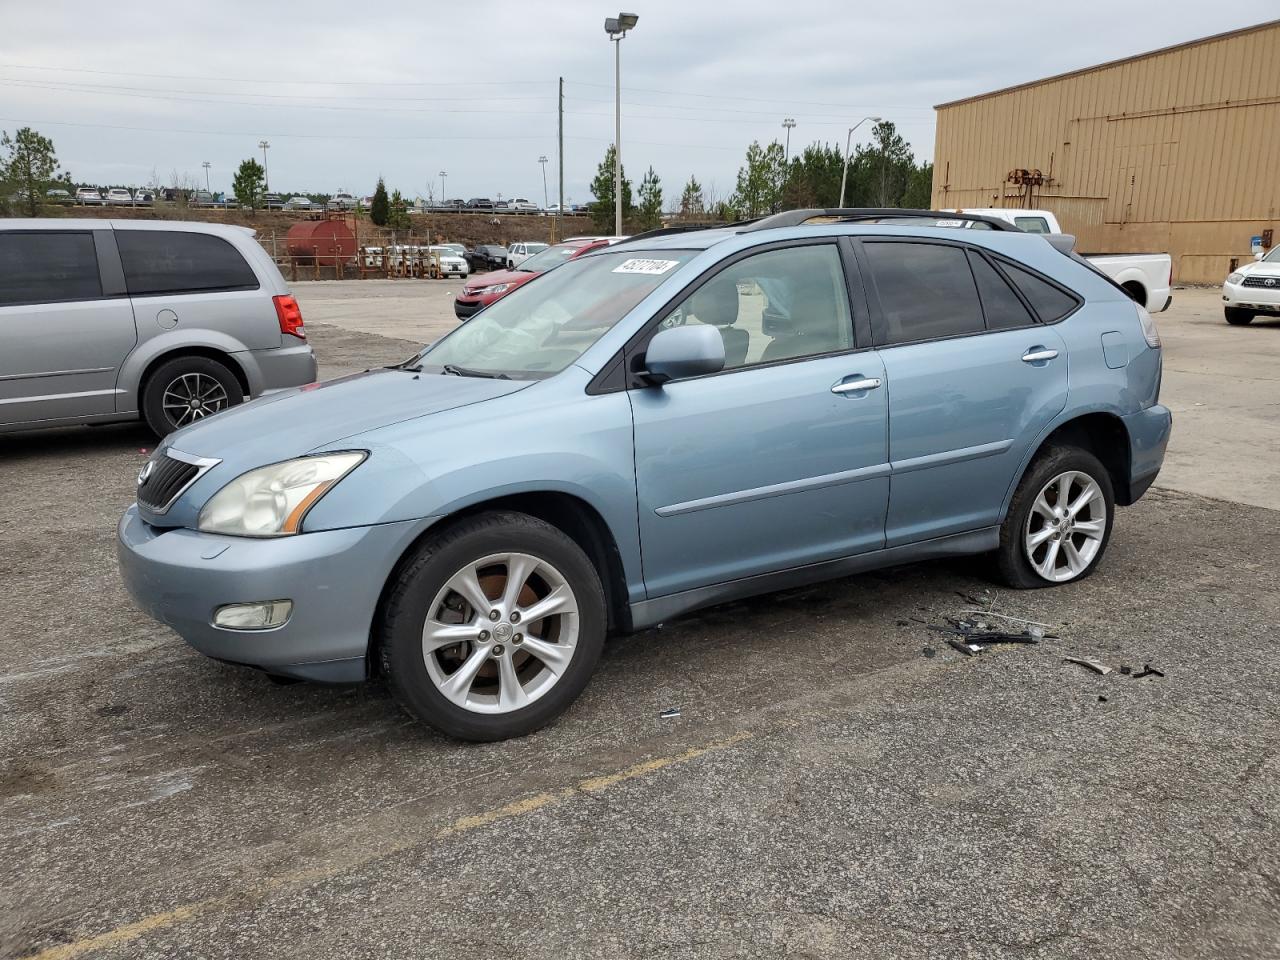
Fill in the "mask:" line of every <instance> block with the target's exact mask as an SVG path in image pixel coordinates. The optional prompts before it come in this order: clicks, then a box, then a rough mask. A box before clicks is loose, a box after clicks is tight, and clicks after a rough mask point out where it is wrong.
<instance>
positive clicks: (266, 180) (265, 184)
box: [258, 140, 271, 190]
mask: <svg viewBox="0 0 1280 960" xmlns="http://www.w3.org/2000/svg"><path fill="white" fill-rule="evenodd" d="M258 146H259V147H261V148H262V189H263V190H270V189H271V178H270V177H269V176H267V147H269V146H271V144H270V143H268V142H267V141H266V140H259V141H258Z"/></svg>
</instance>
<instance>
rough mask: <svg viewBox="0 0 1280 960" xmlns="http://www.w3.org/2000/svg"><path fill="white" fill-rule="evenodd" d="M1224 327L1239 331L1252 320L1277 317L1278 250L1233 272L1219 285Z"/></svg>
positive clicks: (1279, 294)
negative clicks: (1238, 329) (1233, 327)
mask: <svg viewBox="0 0 1280 960" xmlns="http://www.w3.org/2000/svg"><path fill="white" fill-rule="evenodd" d="M1222 309H1223V312H1224V313H1225V314H1226V319H1227V323H1229V324H1231V325H1232V326H1236V327H1242V326H1244V325H1245V324H1246V323H1252V322H1253V318H1254V317H1256V316H1260V315H1261V316H1267V317H1275V316H1280V247H1272V248H1271V250H1270V252H1269V253H1265V254H1262V255H1261V256H1259V257H1258V261H1257V262H1256V263H1246V264H1245V265H1244V266H1242V267H1239V268H1237V269H1236V270H1235V271H1234V272H1233V273H1232V274H1231V276H1229V277H1227V282H1226V283H1224V284H1223V285H1222Z"/></svg>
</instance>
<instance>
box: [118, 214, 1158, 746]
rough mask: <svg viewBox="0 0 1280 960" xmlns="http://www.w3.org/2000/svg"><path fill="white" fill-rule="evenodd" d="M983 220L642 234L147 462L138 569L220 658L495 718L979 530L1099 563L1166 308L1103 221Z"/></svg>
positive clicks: (132, 580)
mask: <svg viewBox="0 0 1280 960" xmlns="http://www.w3.org/2000/svg"><path fill="white" fill-rule="evenodd" d="M957 216H958V215H956V214H938V213H929V212H926V211H919V212H903V211H894V212H893V213H892V214H891V215H889V214H885V213H883V212H881V213H880V214H877V213H875V212H866V211H821V210H811V211H793V212H790V213H785V214H779V215H777V216H775V217H769V218H765V219H763V220H760V221H756V222H754V223H749V224H741V225H737V226H734V227H730V228H725V229H715V230H704V231H698V232H685V233H674V234H671V235H666V236H648V237H640V238H636V239H633V240H632V241H630V242H627V243H622V244H618V245H616V246H614V247H609V248H606V249H603V250H601V251H600V252H598V253H595V254H592V255H588V256H585V257H582V258H580V259H577V260H572V261H569V262H568V263H566V264H564V265H563V266H561V267H559V268H557V269H556V270H553V271H550V272H548V273H546V274H545V275H543V276H541V277H539V278H538V279H536V280H534V281H532V282H530V283H529V284H527V285H525V286H524V287H521V288H520V289H519V290H517V291H515V292H513V293H512V294H511V295H510V296H507V297H505V298H504V299H502V300H499V301H498V302H496V303H495V304H493V305H492V306H490V307H488V308H487V309H486V310H484V311H483V312H481V313H480V314H478V315H477V316H476V317H475V318H474V319H473V320H471V321H470V322H469V323H467V324H465V325H464V326H460V327H459V328H458V329H456V330H454V331H453V332H452V333H451V334H449V335H448V336H446V337H445V338H444V339H442V340H440V341H439V342H437V343H435V344H432V345H431V346H429V347H427V348H426V349H424V350H423V351H422V352H421V353H420V354H419V355H417V356H416V357H413V358H412V359H411V360H409V361H407V362H406V363H404V364H402V365H400V366H397V367H392V368H390V369H385V370H377V371H373V372H369V373H365V374H363V375H360V376H355V377H348V378H345V379H342V380H335V381H332V382H329V383H324V384H320V385H318V386H311V387H303V388H300V389H298V390H295V391H291V392H288V393H284V394H279V395H274V396H271V397H264V398H262V399H261V400H258V401H256V402H253V403H249V404H247V405H245V406H243V407H239V408H236V409H234V410H230V411H227V412H226V413H222V414H219V415H217V416H215V417H212V418H210V419H209V420H207V421H201V422H200V423H198V424H195V425H193V426H191V427H188V428H185V429H183V430H181V431H179V432H178V433H176V434H174V435H173V436H171V437H170V438H168V439H167V440H166V441H165V442H164V443H163V444H161V445H160V447H158V448H157V450H156V452H155V455H154V456H153V457H152V458H151V460H150V461H149V462H148V463H147V464H146V466H145V467H144V468H143V470H142V473H141V474H140V476H139V478H138V484H139V486H138V502H137V505H136V506H132V507H130V508H129V509H128V511H127V512H126V513H125V515H124V517H123V518H122V519H121V521H120V527H119V553H120V561H121V569H122V572H123V576H124V580H125V582H126V584H127V585H128V588H129V590H130V591H131V592H132V594H133V595H134V597H135V598H137V600H138V602H139V603H140V604H141V605H142V606H143V607H144V608H145V609H146V610H148V611H149V612H150V613H151V614H152V615H153V616H155V617H156V618H157V619H159V620H161V621H163V622H164V623H166V624H169V625H170V626H172V627H173V628H174V629H175V630H176V631H177V632H178V633H180V634H181V635H182V636H183V637H184V638H185V639H186V640H187V641H189V642H190V643H191V644H192V645H193V646H195V647H196V648H197V649H199V650H201V651H202V652H204V653H206V654H208V655H209V656H211V657H216V658H218V659H220V660H224V661H228V662H231V663H238V664H246V665H250V666H253V667H256V668H258V669H261V670H263V671H265V672H266V673H268V674H270V675H272V676H274V677H277V678H302V679H312V680H321V681H330V682H346V681H357V680H363V679H365V678H366V677H370V676H382V677H384V678H386V680H387V682H388V683H389V685H390V687H391V689H392V691H394V693H395V695H396V697H397V698H398V699H399V700H400V701H401V702H402V703H403V704H404V705H405V706H406V707H408V708H409V709H410V710H411V711H412V712H413V713H415V714H416V715H417V716H419V717H421V718H422V719H424V720H426V721H428V722H429V723H431V724H434V725H435V726H436V727H438V728H440V729H441V730H444V731H446V732H447V733H449V734H452V735H454V736H456V737H461V738H465V739H471V740H493V739H500V738H504V737H510V736H516V735H520V734H524V733H527V732H529V731H531V730H534V729H536V728H537V727H539V726H541V725H542V724H545V723H547V722H548V721H550V720H551V719H553V718H554V717H556V716H557V715H558V714H559V713H561V712H562V711H563V710H565V709H566V708H567V707H568V706H569V704H571V703H572V702H573V700H574V699H575V698H576V697H577V696H578V694H579V693H580V692H581V691H582V689H583V687H584V686H585V685H586V683H587V681H588V678H589V677H590V675H591V673H592V671H593V669H594V668H595V665H596V662H597V659H598V658H599V656H600V651H601V647H602V644H603V643H604V639H605V636H606V634H608V633H610V632H621V631H628V630H636V629H640V628H642V627H648V626H652V625H654V624H656V623H659V622H661V621H664V620H668V619H670V618H672V617H676V616H679V615H680V614H682V613H686V612H687V611H690V610H693V609H695V608H698V607H704V606H707V605H709V604H715V603H719V602H722V601H726V600H731V599H733V598H737V597H743V596H746V595H749V594H757V593H763V592H767V591H771V590H777V589H779V588H783V587H792V586H795V585H797V584H804V583H809V582H812V581H817V580H822V579H827V578H832V577H840V576H844V575H847V574H850V573H854V572H857V571H861V570H867V569H870V568H874V567H883V566H887V565H890V564H899V563H902V562H904V561H912V560H920V559H925V558H930V557H940V556H949V555H955V554H973V553H985V552H992V553H994V554H995V560H996V565H997V567H998V569H999V571H1000V573H1001V574H1002V576H1003V577H1004V579H1006V580H1007V581H1008V582H1009V583H1010V584H1011V585H1013V586H1015V587H1040V586H1049V585H1053V584H1059V583H1067V582H1070V581H1074V580H1077V579H1079V578H1081V577H1084V576H1086V575H1088V574H1089V573H1090V572H1092V571H1093V570H1094V569H1095V568H1096V566H1097V565H1098V563H1099V561H1100V560H1101V559H1102V555H1103V552H1104V550H1105V549H1106V545H1107V540H1108V538H1109V536H1110V534H1111V528H1112V522H1113V520H1114V517H1115V507H1116V505H1118V504H1119V505H1124V504H1130V503H1133V502H1134V501H1135V500H1137V499H1138V497H1140V496H1141V495H1142V494H1143V493H1144V492H1145V491H1146V489H1147V488H1148V487H1149V486H1150V484H1151V482H1152V480H1153V479H1154V478H1155V476H1156V473H1157V471H1158V470H1159V469H1160V464H1161V461H1162V460H1163V457H1164V450H1165V445H1166V443H1167V441H1168V437H1169V430H1170V419H1171V418H1170V414H1169V411H1168V410H1167V409H1166V408H1165V407H1163V406H1160V404H1159V403H1158V402H1157V400H1158V394H1159V389H1160V341H1159V339H1158V337H1157V334H1156V330H1155V326H1154V324H1153V323H1152V321H1151V318H1150V317H1149V316H1148V315H1147V313H1146V311H1145V310H1143V309H1142V307H1140V306H1137V305H1136V304H1134V302H1133V301H1132V300H1131V299H1130V298H1129V297H1128V296H1127V295H1126V294H1125V292H1124V291H1123V290H1121V289H1119V288H1118V287H1116V286H1114V285H1113V284H1112V283H1111V281H1110V280H1108V279H1107V278H1106V277H1105V276H1103V275H1102V274H1100V273H1098V272H1097V271H1096V270H1094V269H1092V268H1091V267H1090V266H1089V265H1088V264H1087V263H1086V262H1084V261H1082V260H1080V259H1078V258H1076V257H1075V256H1074V254H1072V253H1070V251H1069V247H1068V245H1069V243H1070V238H1066V239H1065V240H1063V239H1056V240H1054V241H1053V243H1051V242H1050V241H1048V240H1046V239H1045V238H1044V237H1041V236H1032V235H1028V234H1023V233H1021V232H1018V231H1016V230H1014V229H1013V228H1009V227H1008V226H1007V225H1005V224H1002V223H1000V222H998V221H985V220H981V218H966V219H957ZM886 221H887V222H886ZM962 225H963V226H971V225H976V226H980V227H986V228H989V229H955V227H957V226H962Z"/></svg>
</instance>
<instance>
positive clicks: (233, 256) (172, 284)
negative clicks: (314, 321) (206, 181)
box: [116, 230, 258, 296]
mask: <svg viewBox="0 0 1280 960" xmlns="http://www.w3.org/2000/svg"><path fill="white" fill-rule="evenodd" d="M116 246H118V247H119V249H120V260H121V262H122V263H123V264H124V279H125V285H126V286H127V287H128V288H129V294H130V296H139V295H146V294H149V293H188V292H191V293H198V292H200V291H201V290H256V289H257V287H258V278H257V276H256V275H255V274H254V272H253V270H252V269H250V267H249V264H247V263H245V261H244V257H242V256H240V252H239V251H238V250H236V248H235V247H233V246H232V245H231V244H229V243H227V241H225V240H223V239H222V238H221V237H214V236H210V235H209V234H207V233H180V232H178V231H176V230H173V231H170V230H117V231H116Z"/></svg>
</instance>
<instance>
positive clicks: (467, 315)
mask: <svg viewBox="0 0 1280 960" xmlns="http://www.w3.org/2000/svg"><path fill="white" fill-rule="evenodd" d="M625 239H626V237H570V238H569V239H568V240H566V241H564V242H563V243H557V244H555V245H554V246H548V245H547V244H545V243H513V244H512V245H511V246H510V247H509V248H507V249H506V250H505V251H504V252H505V254H506V259H505V261H503V260H502V258H501V257H500V258H499V259H498V262H499V263H504V262H505V264H511V263H512V257H513V256H515V255H516V254H515V251H517V250H519V251H520V253H519V254H518V255H519V257H520V259H519V261H518V262H517V263H515V265H513V266H506V269H499V270H497V271H495V272H493V273H486V274H485V275H484V276H483V277H477V278H476V279H474V280H471V281H470V282H468V283H467V284H466V285H465V286H463V288H462V291H461V292H460V293H459V294H458V296H457V298H456V299H455V300H454V301H453V313H454V316H456V317H457V318H458V319H459V320H463V321H466V320H470V319H471V318H472V317H473V316H475V315H476V314H477V313H479V312H480V311H481V310H483V309H484V308H485V307H487V306H489V304H491V303H494V302H496V301H498V300H501V299H502V298H503V297H505V296H506V295H507V294H509V293H510V292H511V291H512V290H515V289H517V288H518V287H521V286H523V285H524V284H526V283H528V282H529V281H530V280H532V279H533V278H534V277H536V276H538V275H539V274H541V273H546V272H547V271H548V270H552V269H554V268H556V267H558V266H560V264H562V263H565V262H567V261H569V260H573V259H576V258H577V257H580V256H582V255H583V254H586V253H590V252H591V251H592V250H599V249H600V248H602V247H607V246H610V245H611V244H614V243H619V242H620V241H622V240H625ZM534 247H536V248H539V249H536V250H534V249H531V248H534ZM481 250H485V251H488V252H487V253H486V254H485V256H486V257H492V256H493V251H495V250H497V251H502V250H503V248H502V247H491V246H483V245H482V246H478V247H476V251H475V252H474V253H473V254H472V256H473V257H474V256H476V255H477V254H478V253H479V251H481ZM491 262H492V261H491Z"/></svg>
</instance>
